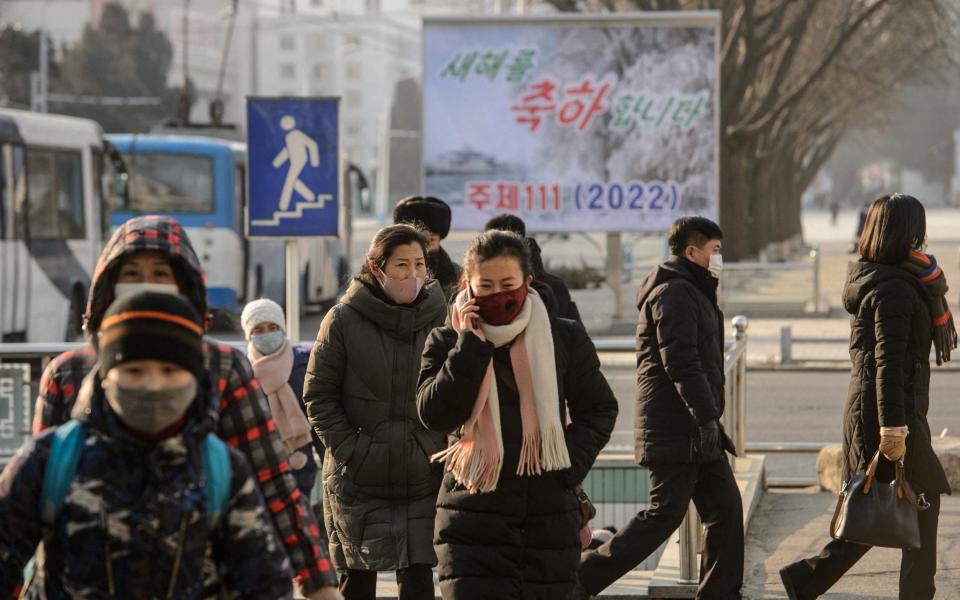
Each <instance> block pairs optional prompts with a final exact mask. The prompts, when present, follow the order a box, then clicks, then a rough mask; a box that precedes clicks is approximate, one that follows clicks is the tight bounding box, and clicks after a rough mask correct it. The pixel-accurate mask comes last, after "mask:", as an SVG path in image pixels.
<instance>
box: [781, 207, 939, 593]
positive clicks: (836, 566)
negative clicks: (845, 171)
mask: <svg viewBox="0 0 960 600" xmlns="http://www.w3.org/2000/svg"><path fill="white" fill-rule="evenodd" d="M925 238H926V217H925V214H924V210H923V205H922V204H920V202H919V201H918V200H917V199H916V198H913V197H911V196H904V195H902V194H894V195H891V196H884V197H883V198H880V199H878V200H876V201H874V202H873V204H872V205H871V206H870V210H869V212H868V214H867V220H866V225H865V228H864V232H863V235H862V237H861V238H860V254H861V259H860V260H859V261H857V262H854V263H851V264H850V266H849V269H848V273H847V283H846V286H845V287H844V291H843V304H844V308H846V310H847V312H849V313H850V314H851V315H852V320H851V333H850V359H851V361H852V363H853V368H852V371H851V377H850V387H849V394H848V398H847V402H846V405H845V407H844V422H843V460H844V469H843V472H844V474H843V478H844V480H845V481H849V479H850V477H851V476H852V475H854V474H856V473H863V472H864V471H866V469H867V467H868V465H869V463H870V461H871V460H872V458H873V456H874V455H875V454H876V453H877V451H878V450H879V451H880V452H881V454H883V455H884V456H885V457H886V458H887V459H889V460H899V459H902V460H903V461H904V465H905V471H906V479H907V481H909V482H910V484H911V485H912V487H913V488H914V490H915V491H916V492H917V493H918V494H920V493H922V494H924V495H925V497H926V499H927V500H928V501H929V503H930V508H929V509H927V510H925V511H922V512H920V513H918V514H919V519H920V538H921V543H922V549H921V550H919V551H904V552H903V559H902V564H901V573H900V598H903V599H907V598H909V599H910V600H926V599H929V598H933V596H934V592H935V589H936V588H935V587H934V575H935V574H936V568H937V546H936V544H937V521H938V517H939V512H940V494H949V493H950V486H949V484H948V482H947V478H946V476H945V475H944V472H943V468H942V467H941V465H940V461H939V460H938V459H937V456H936V454H934V451H933V448H932V446H931V442H930V426H929V425H928V424H927V410H928V409H929V406H930V358H929V357H930V348H931V345H932V343H933V342H934V341H936V356H937V362H938V363H940V362H941V361H943V360H949V359H950V350H951V349H953V348H955V347H956V331H955V330H954V326H953V319H952V317H951V316H950V311H949V309H948V308H947V307H946V302H945V300H944V295H945V293H946V290H947V286H946V282H945V281H944V279H943V273H942V271H940V269H939V267H938V266H937V264H936V260H935V259H934V258H933V257H932V256H928V255H924V254H922V253H921V252H920V249H921V248H922V247H923V245H924V242H925ZM892 466H893V465H892V463H890V462H885V461H881V468H880V470H879V472H878V477H879V478H880V479H882V480H884V479H885V480H889V479H892V477H893V473H892V470H893V469H892ZM884 471H887V472H886V473H884ZM869 549H870V547H869V546H862V545H858V544H852V543H848V542H841V541H837V540H833V541H831V542H830V543H828V544H827V546H826V547H825V548H824V549H823V552H822V553H821V554H820V555H819V556H816V557H813V558H809V559H807V560H803V561H799V562H796V563H793V564H791V565H788V566H787V567H784V569H783V570H781V572H780V573H781V577H782V579H783V582H784V586H785V587H786V589H787V594H788V596H789V597H790V598H791V599H794V600H796V599H807V598H816V597H817V596H819V595H821V594H823V593H825V592H826V591H827V590H828V589H830V587H831V586H832V585H833V584H834V583H836V582H837V580H839V579H840V577H841V576H842V575H843V574H844V573H845V572H846V571H847V570H848V569H850V567H852V566H853V565H854V564H856V562H857V561H858V560H859V559H860V558H861V557H862V556H863V555H864V554H866V552H867V551H868V550H869Z"/></svg>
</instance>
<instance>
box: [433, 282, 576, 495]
mask: <svg viewBox="0 0 960 600" xmlns="http://www.w3.org/2000/svg"><path fill="white" fill-rule="evenodd" d="M466 301H467V297H466V294H465V293H461V294H460V295H459V296H458V297H457V301H456V305H455V308H454V309H453V311H452V322H453V327H454V329H456V330H457V331H458V332H459V331H460V330H461V329H462V325H461V323H460V319H459V310H458V308H459V307H461V306H463V304H464V303H466ZM480 329H481V330H482V331H483V334H484V336H485V337H486V339H487V340H488V341H490V342H493V344H494V345H495V346H496V347H498V348H500V347H502V346H505V345H507V344H511V345H510V362H511V364H512V366H513V374H514V378H515V380H516V384H517V391H518V393H519V396H520V420H521V423H522V427H523V441H522V445H521V448H520V460H519V463H518V465H517V475H520V476H530V475H540V474H542V473H543V472H544V471H557V470H560V469H566V468H568V467H569V466H570V456H569V453H568V452H567V445H566V440H565V439H564V436H563V424H562V422H561V420H560V414H559V410H558V406H559V402H558V399H559V391H558V389H557V371H556V362H555V358H554V347H553V334H552V332H551V329H550V318H549V316H548V315H547V310H546V307H545V306H544V304H543V301H542V300H541V299H540V296H539V295H538V294H537V293H536V291H534V290H530V294H529V295H528V296H527V300H526V301H525V302H524V306H523V309H522V310H521V312H520V315H518V316H517V318H516V319H514V320H513V322H511V323H508V324H507V325H502V326H493V325H490V324H488V323H485V322H483V321H482V320H481V321H480ZM432 458H433V460H435V461H439V460H446V463H447V470H448V471H450V472H451V473H453V475H454V477H455V478H456V480H457V481H458V482H460V483H461V484H463V485H464V486H465V487H466V488H467V489H468V490H469V491H470V492H471V493H478V492H492V491H493V490H495V489H496V488H497V481H498V480H499V479H500V469H501V468H502V467H503V437H502V432H501V429H500V401H499V396H498V393H497V384H496V379H495V375H494V370H493V361H492V360H491V361H490V363H489V364H488V365H487V371H486V374H485V375H484V378H483V382H482V383H481V384H480V390H479V392H478V393H477V399H476V401H475V402H474V405H473V410H472V411H471V414H470V418H469V419H468V420H467V422H466V423H465V424H464V425H463V427H462V436H461V438H460V440H459V441H457V442H456V443H454V444H453V445H451V446H450V447H449V448H447V449H446V450H444V451H443V452H439V453H437V454H435V455H434V456H433V457H432Z"/></svg>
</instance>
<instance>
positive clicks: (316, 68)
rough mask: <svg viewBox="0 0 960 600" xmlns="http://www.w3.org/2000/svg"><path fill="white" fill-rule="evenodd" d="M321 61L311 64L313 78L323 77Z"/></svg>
mask: <svg viewBox="0 0 960 600" xmlns="http://www.w3.org/2000/svg"><path fill="white" fill-rule="evenodd" d="M325 70H326V69H324V68H323V64H322V63H316V64H314V65H313V78H314V79H323V75H324V71H325Z"/></svg>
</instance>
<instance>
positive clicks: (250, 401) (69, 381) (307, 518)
mask: <svg viewBox="0 0 960 600" xmlns="http://www.w3.org/2000/svg"><path fill="white" fill-rule="evenodd" d="M139 253H154V254H157V255H162V256H164V257H166V258H167V260H168V261H169V264H170V267H171V268H172V269H173V274H174V276H175V278H176V282H177V285H178V287H179V290H180V293H181V294H183V295H184V296H186V297H187V299H188V300H190V302H191V304H193V305H194V306H195V307H196V308H197V310H198V311H199V312H200V314H201V315H206V314H207V300H206V283H205V280H204V275H203V270H202V268H201V265H200V261H199V259H198V258H197V255H196V253H195V252H194V249H193V246H192V245H191V244H190V240H189V238H188V237H187V234H186V232H185V231H184V230H183V228H182V227H181V226H180V224H179V223H178V222H177V221H176V220H175V219H173V218H170V217H165V216H144V217H136V218H133V219H130V220H129V221H127V222H126V223H125V224H124V225H122V226H121V227H120V228H118V229H117V231H116V232H114V234H113V236H112V237H111V238H110V241H109V242H108V243H107V245H106V247H105V248H104V250H103V252H102V253H101V255H100V260H99V261H98V263H97V267H96V270H95V272H94V276H93V281H92V284H91V287H90V295H89V299H88V302H87V310H86V315H85V321H86V323H85V328H86V331H87V332H88V334H90V332H95V331H97V329H98V327H99V324H100V321H101V319H102V318H103V314H104V312H106V310H107V308H108V307H109V306H110V304H111V303H112V302H113V300H114V296H115V294H114V285H115V283H116V281H117V278H118V276H119V272H120V269H121V267H122V266H123V264H124V262H125V261H126V260H128V259H129V258H130V257H131V256H135V255H137V254H139ZM204 349H205V352H206V358H207V371H208V372H209V375H210V378H211V384H212V385H213V389H214V390H216V392H217V393H218V394H219V397H220V400H219V419H218V420H217V424H216V433H217V435H218V436H219V437H220V438H222V439H223V440H224V441H226V442H228V443H229V444H230V445H231V446H233V447H234V448H236V449H237V450H239V451H240V452H242V453H243V454H244V455H246V457H247V459H248V460H249V461H250V465H251V467H252V468H253V471H254V473H255V476H256V480H257V483H258V484H259V486H260V490H261V492H262V493H263V496H264V499H265V500H266V503H267V508H268V510H269V512H270V516H271V518H272V520H273V524H274V527H275V529H276V531H277V534H278V536H279V538H280V540H281V541H282V543H283V545H284V547H285V549H286V552H287V555H288V556H289V557H290V562H291V566H292V568H293V573H294V578H295V579H296V581H297V582H298V584H299V585H300V588H301V591H302V592H303V593H304V595H306V596H307V597H308V598H321V597H329V598H336V597H338V596H337V595H328V596H321V594H322V593H327V594H331V592H335V590H336V585H337V574H336V571H335V570H334V568H333V565H332V563H331V562H330V560H329V554H328V552H327V549H326V547H325V546H326V545H325V544H324V543H322V542H321V537H320V529H319V527H318V526H317V523H316V520H315V518H314V516H313V514H312V512H311V510H310V507H309V499H308V498H306V497H305V496H303V495H302V494H301V493H300V492H299V490H297V486H296V481H295V480H294V477H293V474H292V472H291V470H290V466H289V464H288V463H287V453H286V451H285V450H284V448H283V443H282V442H281V440H280V437H279V435H278V433H277V431H276V426H275V424H274V423H273V420H272V419H271V417H270V408H269V405H268V403H267V398H266V396H265V395H264V394H263V392H262V391H261V390H260V386H259V384H258V383H257V381H256V379H255V378H254V376H253V369H252V367H251V366H250V363H249V361H248V360H247V358H246V357H245V356H244V354H243V352H242V351H240V350H238V349H234V348H231V347H230V346H228V345H226V344H221V343H218V342H217V341H215V340H213V339H211V338H209V337H205V338H204ZM95 361H96V354H95V351H94V349H93V347H91V346H88V347H86V348H83V349H81V350H77V351H69V352H65V353H63V354H61V355H60V356H58V357H56V358H54V359H53V360H52V361H50V363H49V365H47V368H46V369H45V370H44V373H43V375H42V377H41V380H40V393H39V396H38V398H37V403H36V409H35V412H34V415H35V417H34V423H33V430H34V432H35V433H36V432H40V431H43V430H45V429H47V428H49V427H54V426H56V425H59V424H62V423H63V422H65V421H67V420H68V419H69V418H70V416H71V413H72V412H74V413H76V412H80V411H81V410H82V407H77V406H75V405H76V404H77V395H78V391H79V389H80V385H81V383H82V381H83V378H84V377H85V376H86V375H87V374H88V373H89V372H90V371H91V370H92V368H93V366H94V364H95Z"/></svg>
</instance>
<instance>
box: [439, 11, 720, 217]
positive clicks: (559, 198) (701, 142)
mask: <svg viewBox="0 0 960 600" xmlns="http://www.w3.org/2000/svg"><path fill="white" fill-rule="evenodd" d="M717 23H718V20H717V16H716V15H714V14H713V13H694V14H690V13H686V14H684V15H672V16H664V15H654V16H648V15H643V16H636V15H629V16H624V15H622V14H621V15H617V19H616V20H614V19H611V18H606V17H583V18H560V19H558V18H550V19H540V18H533V19H491V20H486V21H480V22H479V23H478V22H477V21H476V20H472V21H469V22H467V21H463V20H455V19H428V20H426V21H425V23H424V106H423V110H424V113H423V116H424V169H425V188H426V193H427V194H430V195H434V196H438V197H440V198H443V199H445V200H447V201H448V202H449V203H450V204H451V205H452V206H453V211H454V222H453V226H454V228H457V229H478V228H480V227H482V225H483V223H484V222H485V221H486V220H487V219H488V218H489V217H490V216H492V215H494V214H497V213H502V212H511V213H516V214H518V215H519V216H521V217H522V218H524V220H526V221H527V223H528V226H529V228H530V229H531V230H534V231H662V230H664V229H666V228H667V227H668V226H669V224H670V223H671V222H672V221H673V220H674V219H675V218H676V217H677V216H678V215H681V214H702V215H704V216H708V217H710V218H713V219H716V218H717V212H718V211H717V187H718V186H717V168H718V166H717V141H718V139H717V132H716V127H717V121H718V119H717V113H716V99H717V83H718V82H717Z"/></svg>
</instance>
